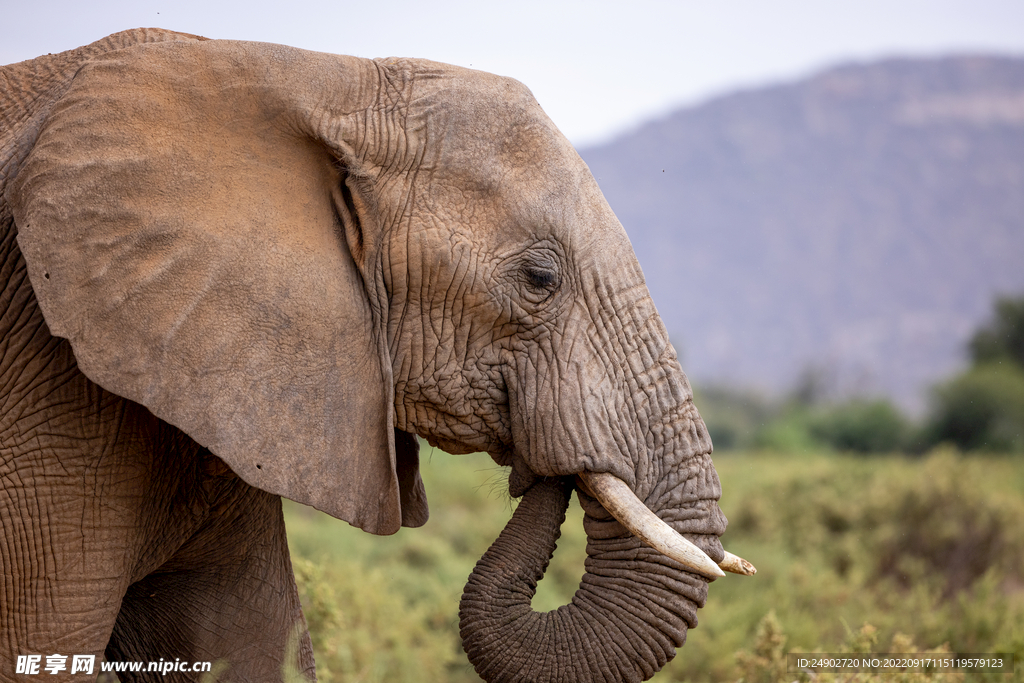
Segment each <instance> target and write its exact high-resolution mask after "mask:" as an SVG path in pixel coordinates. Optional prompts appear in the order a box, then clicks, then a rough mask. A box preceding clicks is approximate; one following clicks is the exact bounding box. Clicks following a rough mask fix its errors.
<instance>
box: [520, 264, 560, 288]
mask: <svg viewBox="0 0 1024 683" xmlns="http://www.w3.org/2000/svg"><path fill="white" fill-rule="evenodd" d="M523 274H524V275H525V276H526V281H527V282H528V283H529V284H530V286H531V287H533V288H534V289H543V290H548V291H550V290H553V289H555V288H557V287H558V275H557V274H556V273H555V272H554V271H553V270H548V269H546V268H538V267H536V266H527V267H526V268H524V269H523Z"/></svg>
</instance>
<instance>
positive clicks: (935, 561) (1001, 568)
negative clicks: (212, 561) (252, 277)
mask: <svg viewBox="0 0 1024 683" xmlns="http://www.w3.org/2000/svg"><path fill="white" fill-rule="evenodd" d="M425 452H426V454H427V455H428V456H429V455H430V454H431V449H429V448H428V449H425ZM715 463H716V467H717V469H718V472H719V475H720V478H721V480H722V490H723V491H724V497H723V499H722V501H721V505H722V509H723V510H724V511H725V513H726V515H727V516H728V517H729V519H730V524H729V529H728V531H727V532H726V535H725V536H724V538H723V542H724V544H725V545H726V547H727V548H728V549H729V550H731V551H733V552H735V553H737V554H739V555H741V556H743V557H746V558H747V559H749V560H751V561H752V562H754V564H755V565H757V567H758V574H757V576H755V577H753V578H746V577H737V576H732V575H730V576H727V577H725V578H724V579H721V580H719V581H716V582H714V583H713V584H712V585H711V587H710V590H709V598H708V603H707V605H706V607H705V609H703V610H701V612H700V614H699V618H700V625H699V626H698V627H697V628H696V629H693V630H691V631H690V633H689V635H688V638H687V644H686V646H685V647H684V648H682V649H681V650H680V651H679V654H678V655H677V657H676V659H675V660H673V661H672V662H670V663H669V665H668V666H667V667H666V668H665V669H664V670H663V671H662V672H661V673H659V674H658V675H657V676H655V678H654V679H653V680H655V681H659V682H661V683H667V682H672V681H708V682H712V683H719V682H725V681H737V680H741V679H742V680H745V681H779V682H780V683H782V682H783V681H785V682H786V683H789V682H790V681H793V680H796V679H797V678H798V676H797V674H785V670H784V666H785V661H784V655H785V652H788V651H790V650H793V651H797V650H799V651H806V652H813V651H819V652H844V651H853V650H851V649H850V648H851V647H853V645H854V644H855V641H856V642H860V641H858V640H857V639H858V638H860V639H861V640H863V637H864V634H865V633H868V632H870V633H871V634H873V636H872V637H873V638H875V640H874V641H872V643H873V644H872V645H871V647H872V648H873V651H874V652H891V651H899V648H903V650H902V651H911V650H916V651H922V652H923V651H931V650H934V649H936V648H944V647H948V649H949V651H951V652H960V653H977V652H1012V653H1016V657H1017V661H1018V666H1017V673H1015V674H1014V675H1013V677H1012V678H1011V677H1009V676H1001V677H1000V678H1001V679H1002V680H1014V681H1024V667H1021V666H1020V664H1019V662H1021V661H1024V659H1022V657H1024V590H1022V589H1024V525H1022V524H1021V522H1020V520H1022V519H1024V496H1022V493H1024V460H1021V459H1013V458H1006V457H998V456H994V455H974V456H970V457H965V456H963V455H962V454H959V453H958V452H956V451H954V450H951V449H940V450H938V451H934V452H932V453H930V454H928V455H926V456H925V457H923V458H905V457H885V458H877V457H863V456H857V457H851V456H843V455H836V454H829V453H826V452H807V453H803V454H781V453H771V452H764V451H755V452H750V453H730V454H726V455H717V456H716V458H715ZM423 475H424V481H425V484H426V486H427V490H428V496H429V498H430V503H431V519H430V521H429V522H428V523H427V524H426V525H425V527H423V528H421V529H403V530H402V531H400V532H399V533H398V534H396V535H394V536H390V537H375V536H370V535H368V534H365V533H363V532H361V531H358V530H356V529H353V528H351V527H349V526H348V525H346V524H345V523H343V522H340V521H338V520H334V519H331V518H329V517H327V516H325V515H321V514H320V513H317V512H314V511H312V510H310V509H309V508H305V507H302V506H300V505H297V504H293V503H289V502H287V501H286V508H285V511H286V518H287V521H288V533H289V541H290V544H291V547H292V553H293V562H294V565H295V569H296V574H297V577H298V581H299V584H300V592H301V596H302V600H303V605H304V609H305V613H306V617H307V619H308V621H309V624H310V629H311V631H312V634H313V645H314V649H315V651H316V655H317V663H318V671H319V676H320V680H321V681H325V682H327V683H330V682H331V681H389V682H391V681H395V682H402V681H409V682H412V681H416V682H417V683H420V682H425V681H426V682H429V681H454V682H460V681H476V680H478V679H477V678H476V676H475V674H474V672H473V670H472V668H471V667H470V665H469V664H468V662H467V660H466V657H465V655H464V654H463V653H462V647H461V643H460V640H459V636H458V601H459V597H460V594H461V591H462V587H463V585H464V583H465V580H466V577H467V576H468V575H469V572H470V570H471V569H472V567H473V565H474V564H475V562H476V560H477V559H478V558H479V557H480V555H481V554H483V552H484V550H485V549H486V548H487V546H488V545H489V544H490V542H491V541H492V540H493V539H494V538H495V537H496V536H497V534H498V532H499V531H500V530H501V528H502V526H503V525H504V523H505V522H506V521H507V519H508V517H509V515H510V514H511V511H512V508H513V506H514V502H513V501H510V500H509V498H508V496H507V493H505V492H504V487H505V483H504V482H505V476H506V475H505V473H504V472H503V470H501V469H500V468H497V467H496V466H494V465H493V464H492V463H491V461H490V459H489V458H488V457H487V456H486V455H473V456H450V455H447V454H444V453H441V452H439V451H437V452H434V454H433V457H431V458H430V462H425V463H424V465H423ZM569 513H570V515H569V519H568V520H567V522H566V524H565V525H564V527H563V533H562V538H561V539H560V540H559V548H558V551H557V552H556V553H555V558H554V560H553V561H552V568H551V570H550V571H549V573H548V576H546V577H545V579H544V580H543V581H542V582H541V584H540V589H539V591H538V595H537V597H536V598H535V599H534V607H535V608H537V609H540V610H548V609H554V608H555V607H557V606H558V605H561V604H565V603H566V602H568V601H569V600H570V599H571V596H572V594H573V593H574V592H575V589H576V587H577V585H578V583H579V580H580V576H581V575H582V572H583V560H584V558H585V543H586V539H585V536H584V534H583V529H582V524H581V517H582V515H581V513H580V510H579V506H578V505H577V504H576V503H575V502H574V503H573V504H572V505H571V506H570V510H569ZM868 624H870V626H865V625H868ZM783 638H784V641H783V640H781V639H783ZM783 642H784V647H783V644H782V643H783ZM772 643H775V644H774V645H772ZM773 648H774V649H773ZM894 648H896V649H894ZM773 652H774V653H776V654H772V653H773ZM779 653H781V654H779ZM780 656H781V657H782V659H781V660H780V659H779V657H780ZM780 661H781V664H780ZM780 666H782V667H783V668H782V669H781V671H780V669H779V667H780ZM907 675H908V676H911V674H907ZM914 675H915V676H916V675H917V674H914ZM822 676H824V674H823V675H822ZM886 676H889V675H888V674H886ZM929 676H933V675H932V674H929ZM982 676H984V675H975V678H979V677H982ZM833 678H836V679H837V680H839V679H842V680H850V681H853V680H857V681H867V680H874V679H872V678H871V675H869V674H857V675H856V676H855V675H853V674H843V675H839V674H836V675H835V676H833ZM968 678H970V676H968ZM802 680H807V679H806V678H804V679H802ZM823 680H824V679H823ZM886 680H892V679H891V678H887V679H886ZM900 680H910V679H909V678H906V679H900ZM914 680H915V681H916V680H917V679H916V678H915V679H914ZM930 680H932V679H930Z"/></svg>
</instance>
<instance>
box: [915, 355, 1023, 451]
mask: <svg viewBox="0 0 1024 683" xmlns="http://www.w3.org/2000/svg"><path fill="white" fill-rule="evenodd" d="M924 441H925V443H928V444H937V443H941V442H944V441H946V442H949V443H953V444H956V446H957V447H959V448H960V449H962V450H985V451H1003V452H1006V451H1012V452H1020V451H1024V369H1021V368H1019V367H1017V366H1016V365H1014V364H1012V363H1010V362H1003V363H986V364H984V365H979V366H976V367H974V368H972V369H971V370H969V371H967V372H965V373H964V374H962V375H959V376H957V377H955V378H954V379H952V380H950V381H949V382H946V383H945V384H942V385H940V386H939V387H937V388H936V389H935V390H934V393H933V396H932V407H931V411H930V417H929V419H928V422H927V425H926V427H925V436H924Z"/></svg>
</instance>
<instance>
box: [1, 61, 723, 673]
mask: <svg viewBox="0 0 1024 683" xmlns="http://www.w3.org/2000/svg"><path fill="white" fill-rule="evenodd" d="M34 134H35V135H36V139H34V144H32V145H30V146H29V145H26V146H25V150H26V153H25V154H24V155H22V156H21V157H16V159H15V161H16V163H15V166H16V168H15V169H14V170H15V171H17V173H16V174H15V173H14V172H13V171H11V172H9V173H8V175H9V176H10V177H13V178H14V180H13V182H11V183H9V185H8V187H7V190H6V199H7V201H8V203H9V204H10V207H11V210H12V213H13V216H14V221H15V224H16V225H17V228H18V243H19V245H20V247H21V250H22V252H23V253H24V257H25V260H26V262H27V265H28V272H29V276H30V279H31V283H32V287H33V289H34V291H35V294H36V297H37V298H38V301H39V305H40V307H41V309H42V311H43V313H44V315H45V318H46V322H47V324H48V325H49V327H50V330H51V331H52V333H53V334H55V335H58V336H61V337H64V338H66V339H68V340H69V341H70V342H71V345H72V347H73V349H74V353H75V357H76V358H77V360H78V364H79V367H80V368H81V370H82V371H83V372H84V373H85V374H86V375H87V376H88V377H89V378H90V379H92V380H93V381H95V382H97V383H98V384H100V385H101V386H103V387H104V388H106V389H108V390H110V391H112V392H115V393H117V394H119V395H121V396H124V397H126V398H129V399H131V400H133V401H136V402H138V403H141V404H142V405H144V406H146V407H147V408H149V410H150V411H152V413H153V414H155V415H156V416H157V417H159V418H161V419H163V420H166V421H167V422H170V423H171V424H173V425H175V426H177V427H179V428H180V429H182V430H183V431H185V432H186V433H187V434H188V435H190V436H191V437H192V438H193V439H195V440H196V441H198V442H199V443H200V444H202V445H204V446H206V447H208V448H209V449H210V450H211V451H213V452H214V453H216V454H217V455H219V456H220V457H221V458H222V459H223V460H224V461H226V462H227V463H228V464H229V465H230V466H231V468H232V469H233V470H234V471H235V472H236V473H237V474H238V476H240V477H242V478H243V479H244V480H245V481H247V482H249V483H250V484H252V485H253V486H256V487H259V488H261V489H264V490H266V491H270V492H272V493H275V494H279V495H283V496H286V497H289V498H292V499H294V500H297V501H300V502H303V503H307V504H310V505H313V506H315V507H317V508H319V509H321V510H324V511H326V512H328V513H330V514H332V515H334V516H336V517H339V518H341V519H345V520H347V521H349V522H350V523H352V524H354V525H356V526H359V527H361V528H363V529H366V530H367V531H370V532H373V533H392V532H394V531H396V530H397V529H398V527H399V526H400V525H406V526H416V525H419V524H422V523H423V522H424V521H425V520H426V516H427V507H426V499H425V495H424V492H423V488H422V484H421V482H420V479H419V474H418V461H417V453H416V442H415V439H414V438H413V437H412V436H411V435H412V434H418V435H421V436H423V437H424V438H426V439H427V440H428V441H429V442H430V443H432V444H435V445H437V446H439V447H441V448H443V449H444V450H447V451H450V452H453V453H464V452H470V451H487V452H488V453H490V454H491V455H492V457H493V458H494V459H495V460H496V461H497V462H498V463H499V464H501V465H507V466H510V468H511V474H510V477H509V488H510V491H511V493H512V495H513V496H520V495H521V496H523V501H522V502H521V504H520V505H519V507H518V509H517V510H516V513H515V515H514V516H513V519H512V521H511V522H510V523H509V526H508V527H507V528H506V530H505V532H503V534H502V535H501V537H500V538H499V540H498V541H496V542H495V544H494V546H492V548H491V550H489V551H488V553H487V554H486V555H485V556H484V558H483V559H482V560H481V562H480V564H479V565H478V567H477V569H476V570H475V571H474V574H473V576H472V577H471V578H470V582H469V584H468V585H467V590H466V594H465V596H464V598H463V604H462V632H463V637H464V640H465V643H466V648H467V651H468V652H469V655H470V658H471V660H472V661H473V663H474V665H475V666H476V667H477V670H478V671H479V672H480V673H481V675H483V676H484V677H485V678H486V679H488V680H494V681H499V680H500V681H511V680H531V681H534V680H536V681H540V680H565V681H570V680H608V681H620V680H641V679H642V678H647V677H650V676H651V675H652V674H653V673H654V672H655V671H656V670H657V669H658V668H660V667H661V666H662V665H664V663H665V662H666V661H668V660H669V659H670V658H671V657H672V656H673V654H674V652H675V648H677V647H679V646H681V645H682V644H683V641H684V639H685V634H686V630H687V628H690V627H692V626H694V625H695V624H696V609H697V608H698V607H700V606H702V605H703V603H704V600H705V597H706V590H707V578H709V577H713V576H714V575H716V574H718V573H720V572H719V571H718V569H717V567H715V565H714V563H710V562H709V561H708V560H707V557H706V556H705V553H706V555H707V556H709V557H710V558H711V559H713V560H714V561H716V562H723V560H724V558H725V557H726V555H727V554H725V553H723V550H722V547H721V545H720V543H719V541H718V537H719V535H721V534H722V532H723V531H724V530H725V526H726V520H725V518H724V516H723V515H722V513H721V511H720V510H719V508H718V505H717V499H718V497H719V494H720V487H719V482H718V478H717V475H716V473H715V469H714V466H713V465H712V462H711V458H710V452H711V441H710V438H709V436H708V433H707V430H706V428H705V426H704V424H703V422H702V420H701V418H700V416H699V415H698V413H697V410H696V409H695V408H694V405H693V401H692V393H691V390H690V386H689V384H688V382H687V380H686V377H685V376H684V374H683V372H682V370H681V368H680V367H679V363H678V362H677V360H676V356H675V353H674V351H673V349H672V347H671V345H670V344H669V341H668V335H667V333H666V331H665V328H664V326H663V324H662V322H661V320H660V318H659V317H658V314H657V311H656V310H655V307H654V304H653V302H652V301H651V297H650V295H649V293H648V291H647V287H646V285H645V283H644V278H643V275H642V273H641V270H640V266H639V264H638V262H637V260H636V257H635V256H634V254H633V250H632V248H631V246H630V243H629V240H628V238H627V236H626V233H625V231H624V230H623V228H622V226H621V225H620V224H619V222H618V220H617V219H616V217H615V215H614V214H613V212H612V211H611V209H610V208H609V206H608V204H607V202H606V201H605V199H604V197H603V196H602V194H601V192H600V190H599V189H598V186H597V183H596V182H595V180H594V178H593V177H592V176H591V174H590V172H589V170H588V169H587V167H586V165H585V164H584V163H583V162H582V160H581V159H580V158H579V156H578V155H577V154H576V152H575V151H574V150H573V148H572V146H571V145H570V144H569V142H568V141H567V140H566V139H565V138H564V137H563V136H562V135H561V134H560V133H559V132H558V130H557V129H556V128H555V126H554V125H553V124H552V123H551V121H550V120H549V119H548V118H547V116H546V115H545V114H544V112H543V111H542V110H541V108H540V106H539V105H538V104H537V102H536V101H535V99H534V98H533V97H532V95H531V94H530V92H529V91H528V90H527V89H526V88H525V87H523V86H522V85H521V84H519V83H518V82H516V81H514V80H511V79H508V78H501V77H498V76H493V75H490V74H486V73H480V72H475V71H470V70H466V69H461V68H457V67H453V66H448V65H444V64H438V63H433V62H429V61H424V60H400V59H385V60H374V61H370V60H364V59H357V58H354V57H342V56H335V55H326V54H317V53H311V52H305V51H302V50H297V49H292V48H287V47H281V46H275V45H266V44H256V43H243V42H232V41H199V42H189V41H184V42H163V43H156V44H148V45H137V46H134V47H132V48H130V49H124V50H117V51H113V52H109V53H107V54H104V55H101V56H97V57H96V58H94V59H92V60H91V61H89V62H88V63H87V64H85V65H84V66H83V67H82V68H81V69H80V70H79V71H78V72H77V73H76V75H75V76H74V79H73V80H72V81H71V82H70V85H69V86H68V87H67V90H66V92H65V93H63V95H62V96H61V97H60V99H59V100H58V101H56V103H55V105H54V106H53V108H52V111H49V112H48V113H47V117H46V119H45V124H40V125H39V126H38V130H36V131H35V132H34ZM29 149H30V150H31V151H27V150H29ZM577 477H578V478H577ZM573 486H576V487H577V488H578V489H579V491H580V496H579V497H580V500H581V503H582V504H583V506H584V508H585V511H586V518H585V519H586V521H585V526H586V530H587V534H588V536H589V547H588V555H589V557H588V560H587V574H586V575H585V576H584V578H583V581H582V583H581V587H580V591H579V593H577V596H576V598H575V599H574V600H573V603H572V604H571V605H568V606H566V607H563V608H561V609H560V610H558V611H557V612H553V613H549V614H543V615H542V614H536V613H533V612H532V611H531V609H530V597H531V595H532V588H533V586H534V585H535V583H536V581H537V579H538V578H539V576H540V575H541V574H542V573H543V568H544V566H545V565H546V562H547V560H548V558H549V557H550V554H551V552H552V549H553V547H554V540H555V538H556V537H557V534H558V526H559V524H560V523H561V519H562V516H563V515H564V511H565V506H566V504H567V500H568V493H569V492H570V491H571V488H572V487H573ZM630 509H632V510H634V512H629V510H630ZM650 511H653V513H654V514H652V513H651V512H650ZM613 515H614V516H613ZM645 515H646V517H645ZM664 523H667V526H666V524H664ZM623 524H625V525H626V526H623ZM645 525H654V526H659V525H660V527H662V528H661V529H660V530H658V531H657V532H648V531H645V528H647V527H646V526H645ZM668 527H671V529H669V530H668V531H667V532H666V529H668ZM680 533H684V534H687V535H688V536H690V538H691V539H692V540H693V543H695V544H696V546H697V547H699V548H700V549H701V550H697V549H696V548H694V547H693V546H692V545H688V542H685V539H682V537H681V536H679V534H680ZM652 534H653V535H652ZM658 534H662V536H659V535H658ZM640 538H645V539H646V541H642V540H640ZM648 544H652V545H653V546H654V548H657V549H654V548H651V547H648ZM674 544H675V545H681V546H684V550H683V552H682V553H681V554H673V552H672V550H671V546H673V545H674ZM666 553H667V554H666ZM673 558H675V559H673ZM688 558H689V559H688ZM727 564H728V563H727Z"/></svg>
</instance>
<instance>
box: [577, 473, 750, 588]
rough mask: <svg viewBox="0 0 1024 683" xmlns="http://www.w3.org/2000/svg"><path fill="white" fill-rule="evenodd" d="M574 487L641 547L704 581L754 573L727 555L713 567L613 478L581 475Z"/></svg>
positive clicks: (709, 559) (699, 551) (701, 553)
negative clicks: (593, 499) (726, 573)
mask: <svg viewBox="0 0 1024 683" xmlns="http://www.w3.org/2000/svg"><path fill="white" fill-rule="evenodd" d="M576 485H577V486H579V487H580V488H581V489H583V492H584V493H586V494H587V495H589V496H590V497H592V498H596V499H597V501H598V502H599V503H601V505H602V506H604V509H605V510H607V511H608V513H609V514H610V515H612V516H613V517H614V518H615V519H616V520H618V522H619V523H620V524H622V526H624V527H626V528H627V529H629V531H630V532H631V533H632V534H633V535H634V536H636V537H637V538H639V539H640V540H641V541H643V543H644V545H647V546H649V547H651V548H654V549H655V550H657V551H658V552H660V553H661V554H662V555H665V556H667V557H670V558H671V559H673V560H675V561H676V562H678V563H680V564H681V565H683V566H684V567H686V568H688V569H690V570H691V571H693V572H695V573H697V574H700V575H701V576H703V577H705V578H707V579H710V580H714V579H717V578H720V577H722V576H725V572H731V573H733V574H741V575H743V576H753V575H754V574H756V573H757V569H756V568H755V567H754V565H752V564H751V563H750V562H747V561H746V560H744V559H743V558H742V557H739V556H737V555H733V554H732V553H730V552H728V551H726V553H725V557H724V558H723V559H722V561H721V562H717V563H716V562H715V561H714V560H712V559H711V558H710V557H708V556H707V554H706V553H705V552H704V551H703V550H701V549H700V548H698V547H697V546H696V545H694V544H693V543H691V542H690V541H688V540H687V539H686V537H684V536H683V535H682V534H680V533H679V532H678V531H676V530H675V529H673V528H672V527H670V526H669V525H668V524H666V523H665V522H664V521H663V520H662V519H661V518H660V517H658V515H656V514H654V512H652V511H651V510H650V508H648V507H647V506H646V505H644V504H643V502H642V501H641V500H640V499H639V498H637V497H636V494H634V493H633V491H632V490H630V488H629V486H628V485H627V484H626V483H625V482H624V481H622V480H621V479H619V478H618V477H616V476H615V475H613V474H606V473H594V472H581V473H580V474H579V475H577V477H576ZM723 570H724V571H723Z"/></svg>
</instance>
